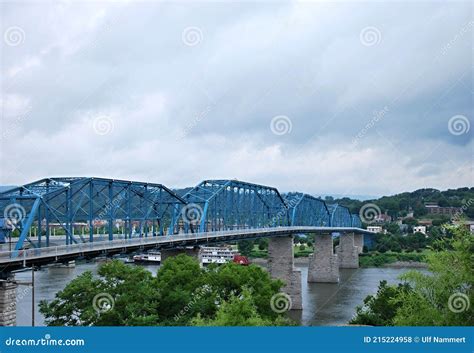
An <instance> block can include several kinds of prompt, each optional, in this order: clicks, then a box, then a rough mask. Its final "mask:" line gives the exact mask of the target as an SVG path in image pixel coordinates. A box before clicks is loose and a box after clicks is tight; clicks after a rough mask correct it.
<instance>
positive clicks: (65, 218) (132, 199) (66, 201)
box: [0, 177, 185, 250]
mask: <svg viewBox="0 0 474 353" xmlns="http://www.w3.org/2000/svg"><path fill="white" fill-rule="evenodd" d="M184 203H185V201H184V200H183V199H182V198H180V197H179V196H178V195H176V194H175V193H174V192H173V191H171V190H170V189H168V188H167V187H165V186H164V185H161V184H152V183H142V182H135V181H125V180H115V179H104V178H86V177H78V178H47V179H41V180H38V181H36V182H33V183H30V184H26V185H23V186H21V187H17V188H14V189H10V190H8V191H5V192H3V193H0V212H1V213H0V217H5V218H6V219H8V218H9V217H10V216H11V215H13V216H12V217H16V222H17V224H15V228H17V229H18V230H19V231H20V237H19V239H18V242H17V245H16V250H19V249H21V248H22V247H23V246H24V241H25V240H27V241H29V242H30V243H31V244H32V245H33V246H36V247H39V246H41V244H42V240H43V239H42V238H43V237H44V240H45V245H46V246H49V243H50V228H51V225H52V224H54V225H55V226H56V227H59V228H62V229H64V233H65V243H66V244H71V243H77V242H81V241H82V242H85V241H90V242H92V241H94V236H93V235H94V225H96V226H97V224H103V225H105V226H106V227H107V230H108V231H107V233H108V238H109V240H113V238H114V230H113V227H114V224H115V222H117V221H121V222H122V223H123V225H124V226H123V231H124V234H125V237H132V236H133V234H132V226H133V224H132V222H133V223H138V225H139V227H138V228H139V232H138V234H139V235H138V236H142V234H143V233H145V235H147V234H148V231H149V230H152V234H153V235H157V234H163V230H164V229H166V228H167V227H169V224H170V222H171V216H172V210H173V209H174V208H175V207H176V205H182V204H184ZM9 213H11V215H10V214H9ZM77 223H83V224H87V227H88V239H86V237H84V236H83V235H81V234H79V235H75V234H74V225H75V224H77ZM33 225H36V227H38V226H39V227H38V228H39V229H40V231H38V232H37V239H36V240H35V241H31V240H30V239H29V237H28V235H29V232H30V229H31V227H32V226H33ZM91 225H92V226H91ZM43 233H44V234H43Z"/></svg>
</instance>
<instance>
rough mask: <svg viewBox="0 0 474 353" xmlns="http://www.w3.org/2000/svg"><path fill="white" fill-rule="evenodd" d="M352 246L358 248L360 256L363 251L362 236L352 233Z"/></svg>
mask: <svg viewBox="0 0 474 353" xmlns="http://www.w3.org/2000/svg"><path fill="white" fill-rule="evenodd" d="M354 245H355V246H357V247H358V248H359V249H358V250H359V254H361V253H362V251H363V249H364V234H359V233H354Z"/></svg>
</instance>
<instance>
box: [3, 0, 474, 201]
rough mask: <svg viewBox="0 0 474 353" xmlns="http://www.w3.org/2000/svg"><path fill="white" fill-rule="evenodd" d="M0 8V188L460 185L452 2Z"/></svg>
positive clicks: (461, 113)
mask: <svg viewBox="0 0 474 353" xmlns="http://www.w3.org/2000/svg"><path fill="white" fill-rule="evenodd" d="M0 6H1V16H2V17H1V31H2V38H1V40H2V42H1V60H2V63H1V85H2V87H1V91H2V97H1V101H0V105H1V108H2V119H1V124H2V125H1V132H2V133H1V136H0V139H1V141H0V143H1V145H0V146H1V175H0V184H3V185H5V184H23V183H26V182H30V181H33V180H35V179H39V178H43V177H48V176H101V177H109V178H119V179H131V180H138V181H149V182H158V183H163V184H165V185H167V186H169V187H172V188H174V187H184V186H192V185H195V184H197V183H198V182H199V181H201V180H203V179H221V178H226V179H228V178H237V179H241V180H246V181H251V182H254V183H261V184H267V185H272V186H276V187H278V188H279V189H280V190H281V191H293V190H298V191H303V192H308V193H313V194H315V195H319V194H331V193H337V194H350V195H355V194H358V195H360V194H365V195H386V194H393V193H397V192H402V191H410V190H415V189H418V188H423V187H434V188H439V189H446V188H455V187H461V186H473V184H474V182H473V181H474V173H473V155H474V141H473V130H474V126H472V125H473V123H474V122H473V94H474V90H473V47H472V43H473V30H474V20H473V6H472V3H471V2H469V1H466V2H461V1H456V2H449V1H432V2H430V1H421V2H410V1H403V2H392V1H388V2H387V1H384V2H331V3H330V2H324V1H321V2H316V3H298V2H273V3H263V2H251V1H250V2H234V3H225V2H192V3H186V2H180V3H176V2H174V3H172V2H151V1H142V2H132V1H130V2H125V1H121V2H104V1H101V2H93V1H87V2H77V1H65V2H59V1H21V2H16V1H11V2H2V4H1V5H0Z"/></svg>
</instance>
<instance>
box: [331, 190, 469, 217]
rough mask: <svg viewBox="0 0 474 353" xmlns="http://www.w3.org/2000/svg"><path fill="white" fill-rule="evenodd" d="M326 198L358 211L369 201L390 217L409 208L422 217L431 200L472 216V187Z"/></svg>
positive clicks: (352, 210)
mask: <svg viewBox="0 0 474 353" xmlns="http://www.w3.org/2000/svg"><path fill="white" fill-rule="evenodd" d="M326 200H327V201H330V202H338V203H340V204H342V205H344V206H347V207H349V208H350V209H351V212H358V211H359V209H360V207H361V206H362V205H364V204H366V203H369V202H371V203H374V204H376V205H377V206H379V207H380V209H381V211H382V212H384V213H385V212H386V213H388V214H389V215H390V216H392V217H397V216H404V215H406V213H407V212H408V211H409V210H413V211H414V214H415V217H422V216H424V215H425V214H426V209H425V206H424V205H425V203H427V202H430V203H431V202H433V203H437V204H438V205H439V206H441V207H465V208H466V209H465V210H464V214H465V215H466V216H467V217H469V218H471V219H473V218H474V187H471V188H469V187H464V188H459V189H448V190H445V191H440V190H437V189H419V190H416V191H413V192H404V193H401V194H396V195H393V196H382V197H380V198H376V199H371V200H366V201H359V200H354V199H350V198H341V199H334V200H331V199H329V200H328V198H326Z"/></svg>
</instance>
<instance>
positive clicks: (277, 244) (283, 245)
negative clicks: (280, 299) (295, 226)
mask: <svg viewBox="0 0 474 353" xmlns="http://www.w3.org/2000/svg"><path fill="white" fill-rule="evenodd" d="M268 270H269V272H270V276H272V277H273V278H278V279H281V280H282V281H283V282H285V284H286V285H285V286H284V287H283V288H282V291H283V292H284V293H286V294H288V295H289V296H290V298H291V310H302V309H303V299H302V296H301V271H298V270H295V268H294V266H293V237H292V236H285V237H275V238H270V239H269V241H268Z"/></svg>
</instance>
